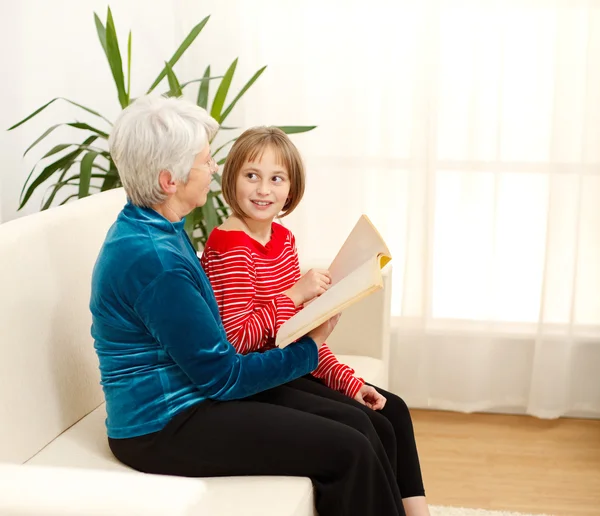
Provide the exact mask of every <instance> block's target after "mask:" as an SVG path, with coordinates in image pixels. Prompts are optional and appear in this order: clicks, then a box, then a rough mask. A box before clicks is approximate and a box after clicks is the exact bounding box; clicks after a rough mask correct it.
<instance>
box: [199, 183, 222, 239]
mask: <svg viewBox="0 0 600 516" xmlns="http://www.w3.org/2000/svg"><path fill="white" fill-rule="evenodd" d="M212 193H213V192H209V194H208V199H207V201H206V203H205V204H204V206H202V215H204V223H205V225H206V237H207V238H208V236H209V235H210V234H211V232H212V230H213V229H215V228H216V227H217V226H218V225H219V217H218V216H217V210H216V209H215V205H214V203H213V199H214V195H211V194H212Z"/></svg>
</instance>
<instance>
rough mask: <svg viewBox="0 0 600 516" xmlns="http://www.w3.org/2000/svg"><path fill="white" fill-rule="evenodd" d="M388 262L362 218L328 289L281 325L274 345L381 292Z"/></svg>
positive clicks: (283, 343)
mask: <svg viewBox="0 0 600 516" xmlns="http://www.w3.org/2000/svg"><path fill="white" fill-rule="evenodd" d="M391 259H392V256H391V253H390V251H389V249H388V247H387V245H386V243H385V242H384V240H383V238H382V237H381V235H380V234H379V232H378V231H377V229H376V228H375V226H374V225H373V224H372V223H371V221H370V220H369V218H368V217H367V216H366V215H362V216H361V217H360V219H358V222H357V223H356V225H355V226H354V229H353V230H352V231H351V232H350V235H348V238H347V239H346V241H345V242H344V245H342V247H341V249H340V250H339V252H338V254H337V255H336V257H335V258H334V260H333V262H332V263H331V266H330V267H329V272H330V273H331V279H332V282H331V287H330V288H329V290H328V291H327V292H325V293H324V294H322V295H321V296H319V297H318V298H316V299H314V300H313V301H312V302H311V303H310V304H309V305H308V306H307V307H305V308H303V309H302V310H301V311H300V312H298V313H297V314H296V315H294V317H292V318H290V319H288V320H287V321H286V322H285V323H283V324H282V325H281V327H280V328H279V331H278V332H277V337H276V340H275V343H276V344H277V346H279V347H280V348H283V347H285V346H287V345H288V344H291V343H292V342H294V341H296V340H298V339H299V338H300V337H302V336H304V335H306V334H307V333H308V332H309V331H310V330H312V329H314V328H316V327H317V326H319V325H320V324H322V323H324V322H325V321H326V320H327V319H329V318H331V317H333V316H334V315H336V314H338V313H340V312H342V311H343V310H345V309H346V308H348V307H349V306H350V305H353V304H354V303H356V302H357V301H360V300H361V299H363V298H364V297H366V296H368V295H369V294H372V293H373V292H375V291H377V290H379V289H381V288H383V278H382V276H381V269H383V267H384V266H385V265H386V264H387V263H388V262H389V261H390V260H391Z"/></svg>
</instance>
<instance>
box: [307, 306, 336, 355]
mask: <svg viewBox="0 0 600 516" xmlns="http://www.w3.org/2000/svg"><path fill="white" fill-rule="evenodd" d="M341 315H342V314H337V315H334V316H333V317H332V318H331V319H328V320H327V321H325V322H324V323H323V324H321V325H320V326H317V327H316V328H315V329H314V330H311V331H310V332H308V333H307V336H308V337H310V338H311V339H312V340H314V341H315V344H316V345H317V346H318V347H321V345H322V344H323V342H325V341H326V340H327V338H328V337H329V335H331V332H332V331H333V329H334V328H335V325H336V324H337V323H338V321H339V320H340V316H341Z"/></svg>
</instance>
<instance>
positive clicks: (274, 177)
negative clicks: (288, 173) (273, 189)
mask: <svg viewBox="0 0 600 516" xmlns="http://www.w3.org/2000/svg"><path fill="white" fill-rule="evenodd" d="M272 181H273V182H274V183H281V182H282V181H283V177H281V176H273V179H272Z"/></svg>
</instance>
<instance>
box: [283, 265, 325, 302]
mask: <svg viewBox="0 0 600 516" xmlns="http://www.w3.org/2000/svg"><path fill="white" fill-rule="evenodd" d="M330 286H331V274H329V271H328V270H326V269H311V270H309V271H308V272H307V273H306V274H305V275H304V276H302V277H301V278H300V279H299V280H298V281H297V282H296V284H295V285H294V286H293V287H292V288H290V289H289V290H286V291H285V292H284V294H285V295H286V296H288V297H289V298H290V299H291V300H292V301H293V302H294V304H295V305H296V306H297V307H298V306H302V305H303V304H305V303H307V302H309V301H312V300H313V299H314V298H316V297H319V296H320V295H321V294H323V292H326V291H327V289H329V287H330Z"/></svg>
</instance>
